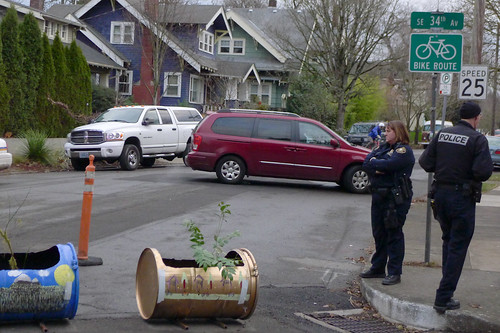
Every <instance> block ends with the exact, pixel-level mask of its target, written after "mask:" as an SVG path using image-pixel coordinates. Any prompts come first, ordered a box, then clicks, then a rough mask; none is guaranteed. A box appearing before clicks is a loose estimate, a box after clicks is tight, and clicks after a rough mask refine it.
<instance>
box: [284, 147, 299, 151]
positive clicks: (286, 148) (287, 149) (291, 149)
mask: <svg viewBox="0 0 500 333" xmlns="http://www.w3.org/2000/svg"><path fill="white" fill-rule="evenodd" d="M285 150H286V151H297V148H295V147H285Z"/></svg>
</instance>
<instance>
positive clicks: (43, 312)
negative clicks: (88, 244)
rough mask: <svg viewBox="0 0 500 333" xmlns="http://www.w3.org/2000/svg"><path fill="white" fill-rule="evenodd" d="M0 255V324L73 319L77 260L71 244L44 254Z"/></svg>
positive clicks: (76, 295) (54, 247) (55, 247)
mask: <svg viewBox="0 0 500 333" xmlns="http://www.w3.org/2000/svg"><path fill="white" fill-rule="evenodd" d="M10 257H11V255H10V253H0V321H12V320H37V319H63V318H69V319H72V318H73V317H75V314H76V310H77V307H78V295H79V294H78V293H79V279H78V259H77V256H76V252H75V248H74V247H73V245H72V244H71V243H67V244H58V245H56V246H53V247H51V248H50V249H48V250H45V251H41V252H29V253H14V257H15V258H16V261H17V265H18V269H10V266H9V259H10Z"/></svg>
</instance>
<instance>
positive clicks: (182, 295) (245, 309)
mask: <svg viewBox="0 0 500 333" xmlns="http://www.w3.org/2000/svg"><path fill="white" fill-rule="evenodd" d="M226 257H228V258H234V259H238V260H240V262H241V264H239V265H237V266H236V267H235V269H236V274H234V275H233V280H232V281H230V280H224V279H223V278H222V275H221V273H220V271H219V269H218V268H217V267H209V268H208V269H207V271H205V270H204V269H203V268H200V267H198V264H197V263H196V261H194V260H177V259H164V258H162V257H161V255H160V253H159V252H158V250H156V249H153V248H146V249H144V251H143V252H142V254H141V257H140V258H139V262H138V264H137V273H136V286H135V292H136V300H137V306H138V308H139V313H140V315H141V317H142V318H143V319H146V320H149V319H159V318H161V319H183V318H234V319H248V318H249V317H250V316H251V315H252V314H253V312H254V310H255V307H256V306H257V298H258V297H257V295H258V286H259V271H258V269H257V263H256V262H255V258H254V257H253V255H252V253H251V252H250V251H248V250H247V249H243V248H240V249H233V250H231V251H229V253H228V254H227V255H226Z"/></svg>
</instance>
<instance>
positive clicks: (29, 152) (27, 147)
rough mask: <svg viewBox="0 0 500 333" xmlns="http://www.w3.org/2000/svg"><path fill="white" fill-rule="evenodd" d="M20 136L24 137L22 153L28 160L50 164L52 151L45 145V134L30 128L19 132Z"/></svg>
mask: <svg viewBox="0 0 500 333" xmlns="http://www.w3.org/2000/svg"><path fill="white" fill-rule="evenodd" d="M20 137H21V138H23V139H25V142H24V147H23V152H22V155H23V157H25V158H26V159H27V160H29V161H33V162H39V163H41V164H45V165H48V164H51V162H52V159H51V156H52V153H51V151H50V149H49V147H48V146H47V134H45V133H44V132H40V131H35V130H32V129H29V130H26V131H24V132H22V133H21V135H20Z"/></svg>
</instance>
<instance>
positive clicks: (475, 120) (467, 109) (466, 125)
mask: <svg viewBox="0 0 500 333" xmlns="http://www.w3.org/2000/svg"><path fill="white" fill-rule="evenodd" d="M459 111H460V118H461V120H460V121H459V122H458V123H457V125H456V126H454V127H448V128H445V129H443V130H441V131H440V132H439V133H438V134H437V135H435V136H434V138H433V139H432V141H431V143H430V144H429V146H428V147H427V149H426V150H425V151H424V153H423V154H422V155H421V156H420V159H419V161H418V162H419V164H420V166H422V168H423V169H424V170H425V171H427V172H434V183H433V186H432V189H431V191H430V194H429V197H430V199H431V200H432V201H431V205H432V207H433V210H434V216H435V217H436V219H437V220H438V221H439V224H440V226H441V230H442V232H443V237H442V239H443V254H442V256H443V258H442V273H443V276H442V278H441V282H440V284H439V288H438V289H437V290H436V299H435V301H434V309H435V310H436V311H437V312H438V313H444V312H445V311H446V310H454V309H458V308H460V302H459V301H458V300H454V299H453V298H452V297H453V293H454V292H455V289H456V287H457V283H458V280H459V279H460V275H461V274H462V268H463V265H464V261H465V256H466V254H467V249H468V247H469V244H470V241H471V239H472V235H473V234H474V226H475V215H476V202H479V200H480V199H481V184H482V183H481V182H483V181H485V180H487V179H488V178H489V177H490V176H491V173H492V172H493V162H492V161H491V156H490V152H489V148H488V141H487V140H486V138H485V136H484V135H482V134H481V133H479V132H477V131H476V128H477V125H478V124H479V120H480V118H481V108H480V107H479V105H477V104H476V103H474V102H466V103H464V104H462V106H461V107H460V110H459Z"/></svg>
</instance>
